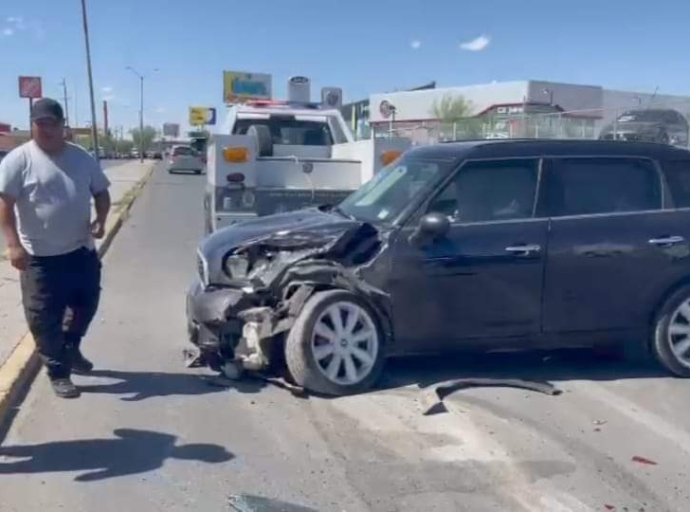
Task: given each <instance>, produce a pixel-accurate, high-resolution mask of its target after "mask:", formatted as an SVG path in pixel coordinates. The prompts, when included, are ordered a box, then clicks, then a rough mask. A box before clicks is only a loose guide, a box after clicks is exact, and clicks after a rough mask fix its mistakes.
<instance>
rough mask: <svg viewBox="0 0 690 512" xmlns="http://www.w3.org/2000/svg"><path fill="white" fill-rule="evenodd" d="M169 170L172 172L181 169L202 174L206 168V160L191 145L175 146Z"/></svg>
mask: <svg viewBox="0 0 690 512" xmlns="http://www.w3.org/2000/svg"><path fill="white" fill-rule="evenodd" d="M167 170H168V172H169V173H170V174H172V173H174V172H180V171H183V172H193V173H194V174H201V173H202V171H203V170H204V162H203V160H202V158H201V156H200V155H199V153H197V152H196V151H195V150H194V148H192V147H191V146H182V145H180V146H173V148H172V151H171V152H170V160H168V165H167Z"/></svg>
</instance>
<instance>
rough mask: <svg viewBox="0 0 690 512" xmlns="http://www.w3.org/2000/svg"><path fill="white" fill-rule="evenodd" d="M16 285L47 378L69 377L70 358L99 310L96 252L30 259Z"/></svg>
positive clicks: (99, 288)
mask: <svg viewBox="0 0 690 512" xmlns="http://www.w3.org/2000/svg"><path fill="white" fill-rule="evenodd" d="M21 286H22V302H23V304H24V313H25V315H26V321H27V323H28V324H29V330H30V331H31V334H32V335H33V337H34V340H36V345H37V346H38V352H39V354H40V355H41V358H42V359H43V363H44V364H45V366H46V369H47V371H48V375H49V376H50V378H51V379H59V378H65V377H69V375H70V360H71V355H72V354H73V353H74V351H76V350H78V348H79V344H80V343H81V339H82V337H84V335H85V334H86V331H87V329H88V328H89V324H90V323H91V320H93V317H94V315H95V314H96V310H97V309H98V301H99V298H100V294H101V261H100V259H99V257H98V254H97V253H96V251H92V250H88V249H86V248H83V249H79V250H76V251H74V252H71V253H68V254H63V255H60V256H46V257H39V256H31V257H30V261H29V266H28V268H27V269H26V270H25V271H24V272H22V273H21Z"/></svg>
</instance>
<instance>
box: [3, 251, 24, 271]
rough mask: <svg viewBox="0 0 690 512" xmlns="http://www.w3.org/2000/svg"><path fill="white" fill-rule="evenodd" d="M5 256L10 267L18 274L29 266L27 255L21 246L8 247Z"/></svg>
mask: <svg viewBox="0 0 690 512" xmlns="http://www.w3.org/2000/svg"><path fill="white" fill-rule="evenodd" d="M7 255H8V256H9V258H10V263H11V264H12V266H13V267H14V268H16V269H17V270H19V271H20V272H21V271H24V270H26V267H28V266H29V254H28V253H27V252H26V250H24V248H23V247H22V246H21V245H18V246H13V247H8V248H7Z"/></svg>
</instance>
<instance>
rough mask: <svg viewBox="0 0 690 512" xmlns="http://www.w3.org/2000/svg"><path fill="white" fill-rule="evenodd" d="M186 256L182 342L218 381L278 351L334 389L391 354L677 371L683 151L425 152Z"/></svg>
mask: <svg viewBox="0 0 690 512" xmlns="http://www.w3.org/2000/svg"><path fill="white" fill-rule="evenodd" d="M198 258H199V262H198V263H199V264H198V269H199V275H198V277H197V278H196V279H195V284H194V285H193V286H192V288H191V289H190V291H189V294H188V297H187V317H188V321H189V333H190V339H191V341H192V343H194V344H196V345H197V346H198V347H199V348H200V354H201V356H200V359H199V361H201V362H202V363H204V364H207V365H208V366H211V367H212V368H215V369H219V370H220V371H226V370H227V373H228V374H235V372H237V371H239V370H241V369H249V370H257V369H259V370H261V369H264V368H266V367H267V365H269V364H271V358H272V357H278V358H280V356H276V354H277V353H278V352H276V351H275V350H278V351H280V353H282V354H284V356H285V360H286V361H287V367H288V369H289V371H290V373H291V375H292V377H293V378H294V380H295V381H296V382H297V384H299V385H301V386H304V387H306V388H308V389H311V390H314V391H317V392H321V393H326V394H334V395H341V394H348V393H356V392H360V391H363V390H365V389H367V388H368V387H370V386H371V385H372V384H373V383H374V382H375V381H376V379H377V377H378V375H379V374H380V372H381V370H382V368H383V364H384V359H385V358H386V357H388V356H394V355H404V354H416V353H420V352H439V351H447V350H452V349H457V348H459V347H469V346H474V347H475V348H477V347H479V348H481V349H485V350H486V349H516V348H517V349H526V348H555V347H584V346H592V345H597V346H610V347H613V346H619V347H623V348H624V349H625V350H626V351H629V352H631V353H635V354H637V355H638V356H639V355H642V354H644V355H645V357H646V356H647V355H648V356H649V357H653V358H654V359H656V360H657V361H658V362H660V363H661V365H663V366H664V367H665V368H666V370H668V372H670V373H671V374H674V375H677V376H682V377H690V152H688V151H686V150H682V149H679V148H673V147H670V146H664V145H661V144H650V143H639V142H614V141H610V142H609V141H574V140H568V141H564V140H560V141H559V140H533V141H525V140H500V139H497V140H493V141H488V140H487V141H473V142H469V141H468V142H461V143H450V144H438V145H434V146H426V147H424V146H422V147H418V148H415V149H412V150H409V151H407V152H406V153H405V154H404V155H403V156H402V157H401V158H400V159H399V160H397V161H395V162H393V163H392V164H390V165H389V166H387V167H386V168H385V169H383V170H382V171H381V172H379V173H378V174H376V175H375V176H374V178H373V179H372V180H371V181H369V182H367V183H366V184H364V185H363V186H362V187H361V188H360V189H359V190H357V191H356V192H355V193H353V194H352V195H351V196H349V197H348V198H347V199H345V200H344V201H343V202H341V203H340V204H339V205H338V206H336V207H334V208H311V209H305V210H299V211H294V212H289V213H283V214H277V215H271V216H266V217H259V218H256V219H254V220H248V221H245V222H243V223H241V224H240V225H238V226H237V227H233V228H228V229H223V230H220V231H217V232H215V233H214V234H212V235H211V236H209V237H207V238H206V239H205V240H204V241H203V242H202V243H201V245H200V247H199V249H198ZM283 340H284V344H283ZM240 341H242V342H241V343H240ZM237 366H240V368H239V370H238V368H237ZM228 369H229V370H228Z"/></svg>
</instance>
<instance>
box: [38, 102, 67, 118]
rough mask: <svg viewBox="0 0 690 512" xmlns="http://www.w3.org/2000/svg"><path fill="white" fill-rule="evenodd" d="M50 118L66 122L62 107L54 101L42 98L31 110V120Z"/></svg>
mask: <svg viewBox="0 0 690 512" xmlns="http://www.w3.org/2000/svg"><path fill="white" fill-rule="evenodd" d="M49 118H51V119H54V120H56V121H64V120H65V113H64V112H63V111H62V105H60V103H58V102H57V101H55V100H53V99H50V98H41V99H40V100H38V101H37V102H36V103H34V106H33V108H32V109H31V120H32V121H38V120H40V119H49Z"/></svg>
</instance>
